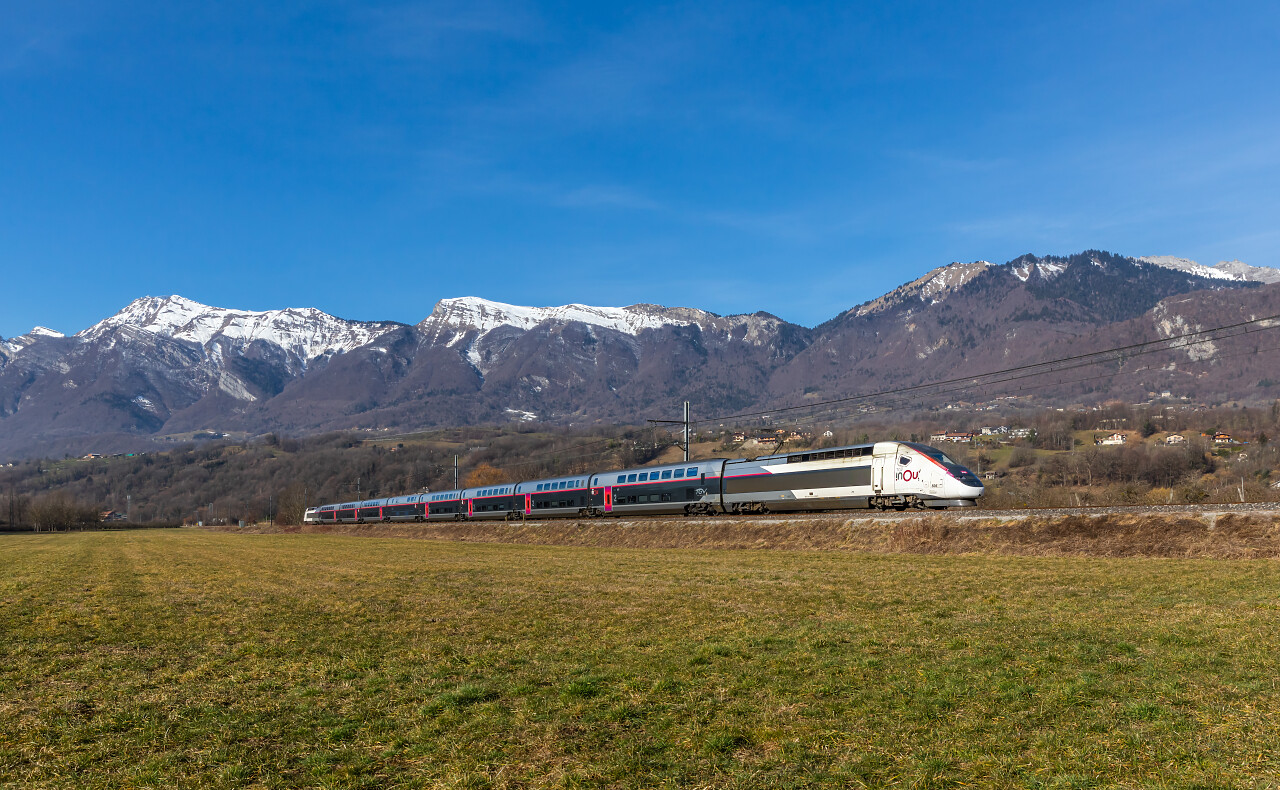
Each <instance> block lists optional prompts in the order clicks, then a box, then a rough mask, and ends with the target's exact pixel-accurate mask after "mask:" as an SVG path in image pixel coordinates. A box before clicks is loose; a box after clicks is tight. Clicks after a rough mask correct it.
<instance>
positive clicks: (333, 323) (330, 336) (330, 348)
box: [76, 295, 401, 369]
mask: <svg viewBox="0 0 1280 790" xmlns="http://www.w3.org/2000/svg"><path fill="white" fill-rule="evenodd" d="M399 326H401V325H400V324H396V323H391V322H364V321H347V320H344V319H341V318H335V317H334V316H331V315H329V314H328V313H325V312H323V311H321V310H317V309H316V308H314V307H307V308H286V309H284V310H264V311H251V310H229V309H226V308H222V307H210V306H209V305H204V304H200V303H199V302H195V301H192V300H190V299H186V298H184V297H181V296H176V295H175V296H169V297H155V296H144V297H142V298H141V299H135V300H134V301H133V302H132V303H130V304H129V305H128V306H127V307H125V308H124V309H123V310H121V311H120V312H118V313H116V314H115V315H113V316H111V317H110V318H108V319H106V320H104V321H101V322H99V323H97V324H94V325H93V326H91V327H89V328H88V329H86V330H84V331H83V332H79V333H77V334H76V337H77V338H79V339H81V340H85V341H93V340H99V339H101V338H103V337H105V336H107V335H108V334H110V333H111V332H113V331H115V330H119V329H133V330H138V331H142V332H149V333H151V334H155V335H162V336H164V337H169V338H173V339H174V340H182V341H186V342H188V343H194V344H196V345H198V346H201V347H205V348H207V347H210V346H211V344H213V343H214V342H215V341H224V342H227V343H229V344H230V345H232V346H234V347H235V348H237V349H243V348H244V347H247V346H248V345H250V344H252V343H255V342H262V343H266V344H269V345H272V346H276V347H279V348H281V349H283V350H284V351H285V352H287V353H288V354H289V355H290V356H291V357H293V358H294V359H296V360H297V361H298V363H299V365H300V366H301V368H303V369H305V368H306V365H307V363H309V362H310V361H311V360H313V359H316V358H317V357H324V356H330V355H333V354H342V353H346V352H348V351H352V350H354V349H357V348H359V347H360V346H363V345H367V344H368V343H371V342H373V341H374V340H375V339H377V338H378V337H380V336H381V335H384V334H386V333H387V332H390V331H392V330H393V329H395V328H397V327H399Z"/></svg>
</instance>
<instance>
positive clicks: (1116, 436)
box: [1094, 433, 1129, 444]
mask: <svg viewBox="0 0 1280 790" xmlns="http://www.w3.org/2000/svg"><path fill="white" fill-rule="evenodd" d="M1127 441H1129V437H1128V436H1125V435H1124V434H1123V433H1113V434H1111V435H1110V436H1106V437H1103V438H1101V439H1098V440H1097V441H1095V442H1094V444H1124V443H1125V442H1127Z"/></svg>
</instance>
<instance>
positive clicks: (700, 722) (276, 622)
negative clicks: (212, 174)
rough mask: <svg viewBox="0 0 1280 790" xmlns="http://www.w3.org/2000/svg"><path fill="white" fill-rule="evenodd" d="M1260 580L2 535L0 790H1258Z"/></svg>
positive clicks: (1278, 679) (419, 544)
mask: <svg viewBox="0 0 1280 790" xmlns="http://www.w3.org/2000/svg"><path fill="white" fill-rule="evenodd" d="M1277 601H1280V565H1276V564H1275V563H1272V562H1242V563H1235V562H1224V561H1168V560H1096V559H1034V558H1010V557H997V558H991V557H923V556H867V555H853V554H841V553H787V552H699V551H674V550H669V551H638V550H628V551H622V550H619V551H605V550H588V549H568V548H549V547H528V546H497V545H470V544H451V543H441V542H430V541H407V540H393V539H392V540H381V539H369V538H341V537H320V536H279V535H273V536H242V535H229V534H219V533H203V532H194V531H183V532H166V533H108V534H103V533H88V534H73V535H65V534H64V535H54V536H10V537H3V538H0V784H5V785H15V786H29V787H42V786H59V787H124V786H127V787H174V786H183V787H201V786H210V787H240V786H266V787H297V786H316V787H335V788H336V787H384V786H417V787H462V788H489V787H495V788H500V787H606V786H607V787H653V786H667V787H692V786H715V787H742V788H757V787H799V786H812V785H827V786H833V787H834V786H840V787H847V786H855V787H856V786H869V787H879V786H892V787H909V788H941V787H964V786H994V787H1011V788H1012V787H1018V788H1022V787H1043V788H1087V787H1106V786H1124V787H1160V788H1193V787H1201V788H1209V787H1232V786H1242V785H1253V786H1276V785H1277V784H1278V783H1280V756H1277V750H1276V744H1280V688H1278V683H1280V673H1278V672H1277V669H1278V665H1280V661H1278V660H1277V646H1278V643H1280V604H1278V603H1277Z"/></svg>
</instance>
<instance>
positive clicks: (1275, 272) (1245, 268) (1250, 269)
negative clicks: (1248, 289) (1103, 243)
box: [1138, 255, 1280, 283]
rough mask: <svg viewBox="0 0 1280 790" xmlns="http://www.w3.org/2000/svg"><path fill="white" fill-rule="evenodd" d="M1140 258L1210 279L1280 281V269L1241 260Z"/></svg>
mask: <svg viewBox="0 0 1280 790" xmlns="http://www.w3.org/2000/svg"><path fill="white" fill-rule="evenodd" d="M1138 260H1140V261H1142V262H1143V263H1150V264H1153V265H1155V266H1160V267H1163V268H1165V269H1173V270H1174V271H1179V272H1186V273H1187V274H1193V275H1195V276H1196V277H1204V278H1207V279H1210V280H1234V281H1236V282H1255V283H1280V269H1273V268H1271V267H1269V266H1250V265H1249V264H1247V263H1243V262H1241V261H1219V262H1218V263H1215V264H1214V265H1212V266H1206V265H1204V264H1202V263H1197V262H1195V261H1193V260H1189V259H1187V258H1179V257H1177V256H1174V255H1147V256H1144V257H1142V258H1138Z"/></svg>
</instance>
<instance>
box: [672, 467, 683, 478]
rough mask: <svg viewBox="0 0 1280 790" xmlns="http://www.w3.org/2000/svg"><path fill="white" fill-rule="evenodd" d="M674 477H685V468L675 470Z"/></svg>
mask: <svg viewBox="0 0 1280 790" xmlns="http://www.w3.org/2000/svg"><path fill="white" fill-rule="evenodd" d="M673 477H684V470H683V469H677V470H676V471H675V473H674V475H673Z"/></svg>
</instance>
